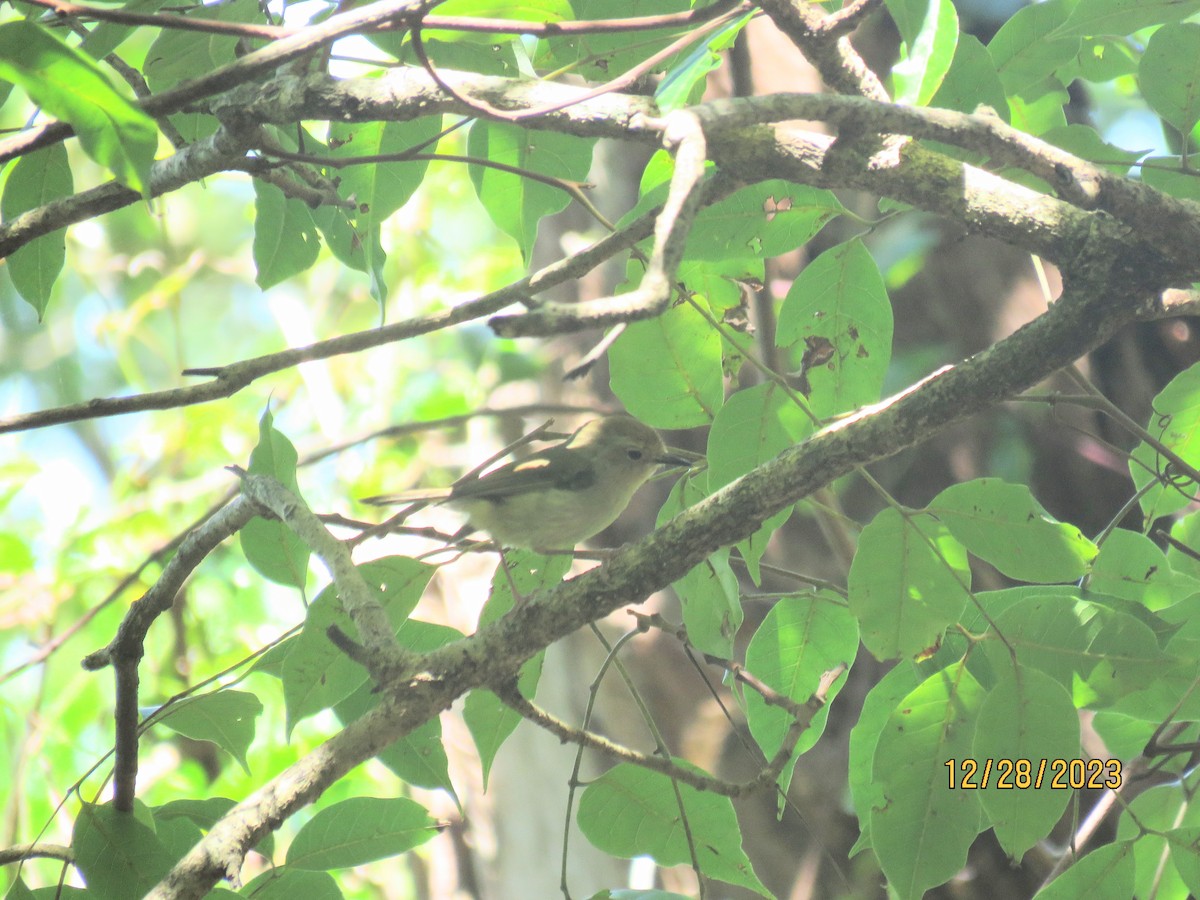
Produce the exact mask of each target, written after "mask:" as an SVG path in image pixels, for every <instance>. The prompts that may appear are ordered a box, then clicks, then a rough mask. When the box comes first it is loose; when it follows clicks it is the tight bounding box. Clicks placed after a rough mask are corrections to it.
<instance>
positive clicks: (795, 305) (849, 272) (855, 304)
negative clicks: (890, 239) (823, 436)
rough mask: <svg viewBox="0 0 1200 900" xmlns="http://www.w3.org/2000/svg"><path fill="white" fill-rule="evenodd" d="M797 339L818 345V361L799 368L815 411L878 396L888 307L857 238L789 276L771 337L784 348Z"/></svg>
mask: <svg viewBox="0 0 1200 900" xmlns="http://www.w3.org/2000/svg"><path fill="white" fill-rule="evenodd" d="M801 340H803V341H804V343H805V346H806V348H810V349H811V348H813V347H814V346H820V347H821V348H823V349H824V350H825V352H824V353H822V354H821V356H822V359H823V361H822V362H821V363H820V364H819V365H812V366H811V367H810V368H807V369H806V370H805V372H804V375H805V377H806V379H807V382H808V386H809V391H808V398H809V403H810V404H811V407H812V410H813V412H814V413H815V414H816V415H817V417H819V418H822V419H824V418H828V417H830V416H833V415H837V414H838V413H843V412H847V411H849V410H852V409H857V408H858V407H860V406H864V405H866V404H868V403H874V402H875V401H877V400H878V399H879V397H880V394H881V392H882V390H883V378H884V375H885V374H886V373H887V368H888V364H889V363H890V362H891V358H892V307H891V303H890V302H889V300H888V295H887V288H886V287H884V284H883V277H882V276H881V275H880V274H879V269H878V267H877V266H876V265H875V260H874V259H872V258H871V254H870V253H869V252H868V251H867V248H866V247H864V246H863V243H862V241H860V240H859V239H858V238H854V239H853V240H850V241H847V242H846V243H844V244H838V245H837V246H836V247H833V248H832V249H830V250H826V251H825V252H824V253H822V254H821V255H820V256H818V257H817V258H816V259H814V260H813V261H812V262H811V263H809V264H808V265H807V266H805V267H804V271H802V272H801V273H800V277H799V278H797V279H796V280H795V281H794V282H792V286H791V288H790V289H789V290H788V293H787V297H785V298H784V301H783V307H782V308H781V309H780V311H779V327H778V332H777V334H776V343H777V344H778V345H779V346H780V347H787V346H790V345H791V344H795V343H798V342H800V341H801ZM830 347H831V348H832V349H831V351H830V349H829V348H830ZM802 365H803V363H802Z"/></svg>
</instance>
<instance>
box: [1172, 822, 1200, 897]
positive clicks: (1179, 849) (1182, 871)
mask: <svg viewBox="0 0 1200 900" xmlns="http://www.w3.org/2000/svg"><path fill="white" fill-rule="evenodd" d="M1167 842H1168V843H1169V844H1170V845H1171V862H1173V863H1174V864H1175V870H1176V871H1177V872H1178V873H1179V877H1180V878H1181V879H1182V880H1183V883H1184V884H1186V885H1187V887H1188V890H1189V891H1191V892H1192V894H1193V895H1195V894H1196V893H1197V892H1198V891H1200V828H1196V827H1195V826H1193V827H1191V828H1175V829H1172V830H1171V831H1168V832H1167Z"/></svg>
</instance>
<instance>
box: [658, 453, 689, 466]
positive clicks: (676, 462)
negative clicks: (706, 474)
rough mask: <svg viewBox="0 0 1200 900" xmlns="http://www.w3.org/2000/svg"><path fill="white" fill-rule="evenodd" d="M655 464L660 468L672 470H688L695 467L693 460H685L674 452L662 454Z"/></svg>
mask: <svg viewBox="0 0 1200 900" xmlns="http://www.w3.org/2000/svg"><path fill="white" fill-rule="evenodd" d="M655 462H656V463H658V464H659V465H661V466H670V467H671V468H672V469H680V468H683V469H690V468H692V467H693V466H694V465H696V460H695V459H687V458H686V457H684V456H682V455H680V454H679V453H676V452H669V453H664V454H663V455H662V456H660V457H659V458H658V459H656V460H655Z"/></svg>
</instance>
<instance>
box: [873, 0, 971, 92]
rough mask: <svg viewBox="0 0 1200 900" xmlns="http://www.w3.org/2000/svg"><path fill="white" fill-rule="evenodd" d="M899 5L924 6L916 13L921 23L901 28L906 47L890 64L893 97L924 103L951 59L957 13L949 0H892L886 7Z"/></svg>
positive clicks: (891, 7) (952, 56) (940, 82)
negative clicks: (902, 0) (915, 26)
mask: <svg viewBox="0 0 1200 900" xmlns="http://www.w3.org/2000/svg"><path fill="white" fill-rule="evenodd" d="M901 5H907V6H909V7H913V6H914V5H922V6H924V7H925V9H924V12H923V14H920V13H918V15H917V16H916V17H915V18H916V19H917V21H918V22H919V23H920V24H919V26H918V27H917V29H916V30H915V31H914V30H913V29H912V28H911V26H910V27H909V28H907V29H904V28H902V29H901V32H900V33H901V35H902V36H903V37H904V43H905V47H904V49H903V50H902V51H901V55H900V61H899V62H898V63H896V64H895V65H894V66H892V81H893V84H894V94H895V99H896V102H897V103H907V104H910V105H913V106H926V105H928V104H929V101H930V99H931V98H932V97H933V96H934V94H936V93H937V91H938V88H939V87H941V84H942V80H943V79H944V78H945V77H946V73H947V72H949V70H950V65H951V62H952V61H953V59H954V49H955V47H956V46H957V45H958V14H957V13H956V12H955V11H954V4H953V3H952V2H951V0H919V3H917V4H914V3H912V0H907V2H905V3H903V4H902V3H901V0H891V2H889V3H888V8H889V9H894V8H895V7H898V6H901ZM897 24H898V23H897ZM906 30H907V31H908V32H909V33H907V34H906V33H905V32H906Z"/></svg>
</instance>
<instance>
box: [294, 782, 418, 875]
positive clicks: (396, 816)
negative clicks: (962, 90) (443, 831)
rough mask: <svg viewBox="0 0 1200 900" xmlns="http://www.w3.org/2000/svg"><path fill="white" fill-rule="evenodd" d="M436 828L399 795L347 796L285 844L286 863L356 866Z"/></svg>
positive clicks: (405, 846)
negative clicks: (290, 842) (289, 844)
mask: <svg viewBox="0 0 1200 900" xmlns="http://www.w3.org/2000/svg"><path fill="white" fill-rule="evenodd" d="M439 829H440V826H439V825H438V824H437V822H435V821H434V820H433V819H432V818H430V816H429V813H428V811H426V809H425V807H423V806H421V804H419V803H416V802H414V801H412V800H409V799H407V798H405V797H390V798H383V797H351V798H350V799H349V800H343V801H341V802H340V803H335V804H333V806H327V807H326V808H325V809H322V810H319V811H318V812H317V814H316V815H315V816H313V817H312V819H310V820H309V821H308V822H306V823H305V825H304V827H303V828H301V829H300V831H299V832H298V833H297V835H296V839H295V840H294V841H292V844H291V846H290V847H288V853H287V864H288V865H289V866H294V867H296V868H297V869H308V870H326V869H344V868H348V867H349V866H359V865H362V864H363V863H369V862H372V861H374V860H377V859H384V858H385V857H388V856H395V855H397V854H399V853H403V852H404V851H406V850H411V849H412V848H413V847H417V846H419V845H421V844H423V843H425V842H426V841H427V840H429V839H430V838H431V837H433V836H434V835H435V834H437V833H438V831H439Z"/></svg>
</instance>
